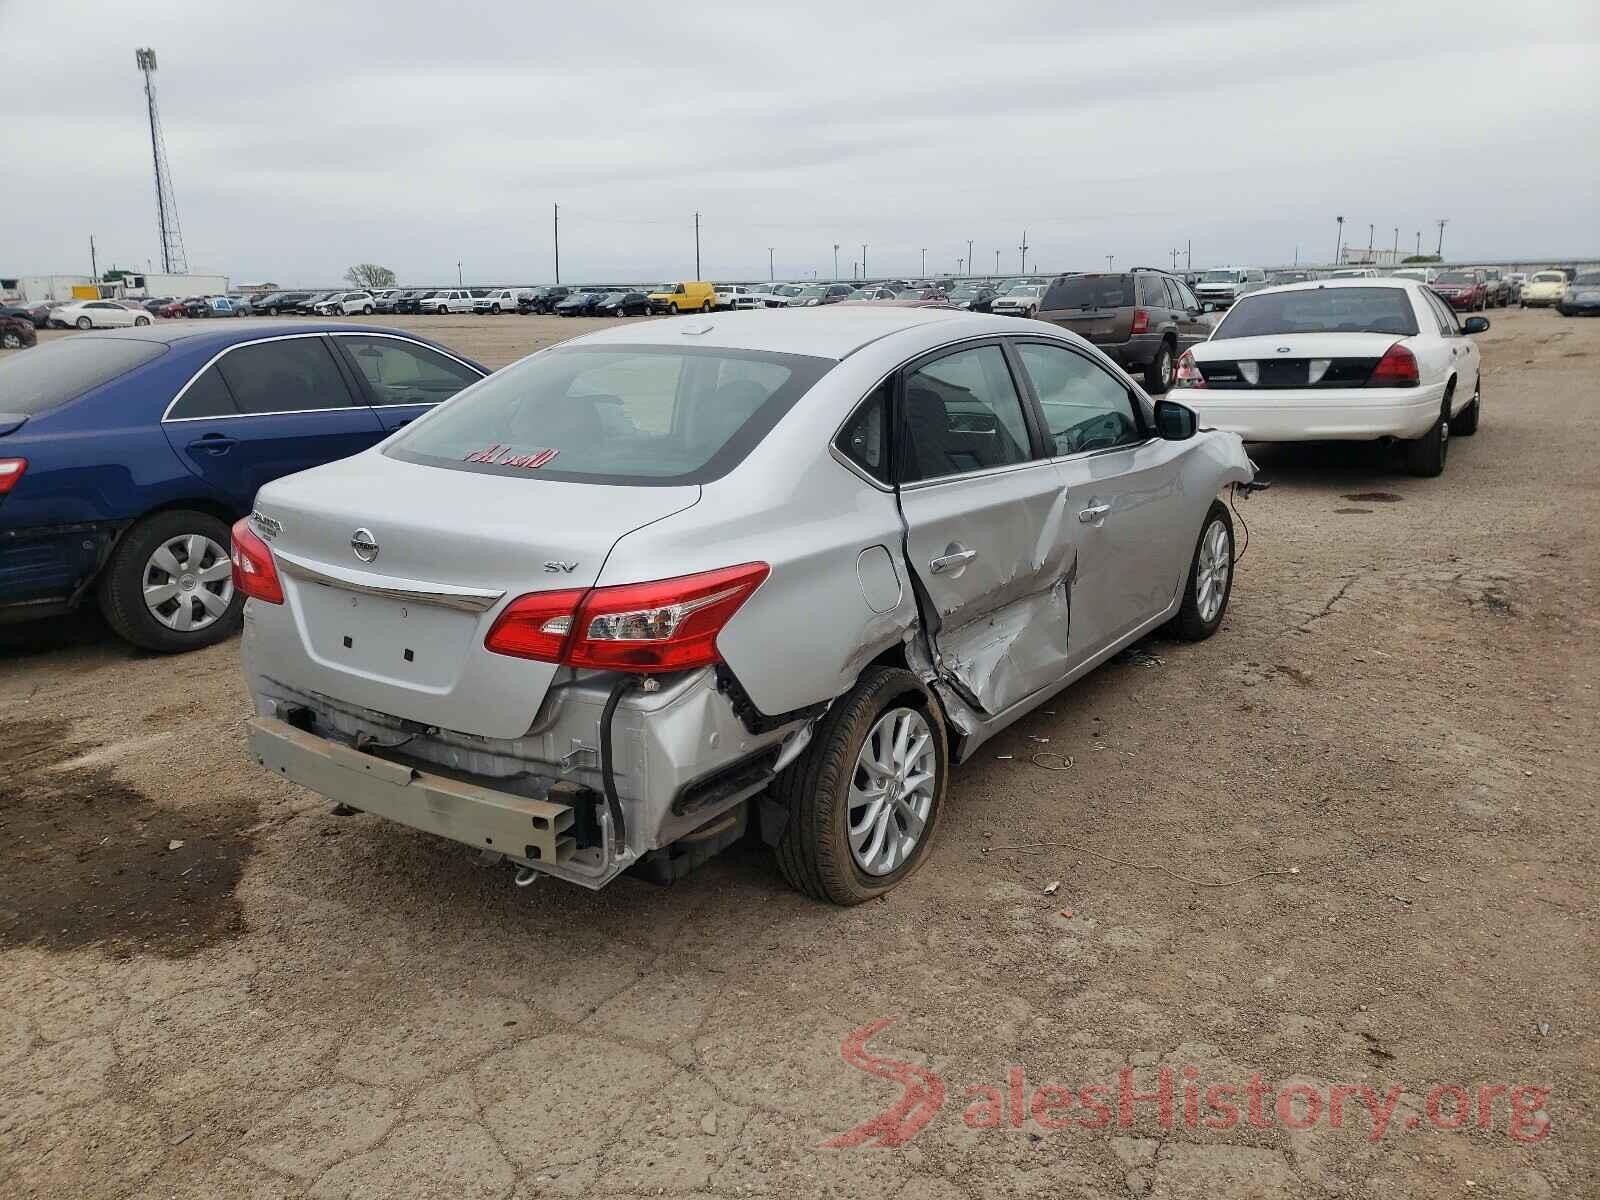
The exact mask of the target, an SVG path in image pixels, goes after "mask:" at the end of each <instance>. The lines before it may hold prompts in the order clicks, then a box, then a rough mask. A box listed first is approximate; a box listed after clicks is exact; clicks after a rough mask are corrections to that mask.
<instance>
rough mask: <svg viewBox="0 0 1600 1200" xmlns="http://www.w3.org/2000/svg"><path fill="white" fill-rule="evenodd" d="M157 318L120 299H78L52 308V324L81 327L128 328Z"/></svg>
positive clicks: (145, 323) (148, 322)
mask: <svg viewBox="0 0 1600 1200" xmlns="http://www.w3.org/2000/svg"><path fill="white" fill-rule="evenodd" d="M154 320H155V318H154V317H152V316H151V315H150V314H149V313H148V312H146V311H145V310H144V309H142V308H140V307H139V306H138V305H136V304H124V303H123V302H122V301H120V300H78V301H75V302H74V303H72V304H63V305H62V306H61V307H60V308H56V309H52V310H51V312H50V321H51V323H52V324H57V323H59V324H61V325H76V326H77V327H78V328H79V329H126V328H128V327H129V326H130V325H149V324H151V323H152V322H153V321H154Z"/></svg>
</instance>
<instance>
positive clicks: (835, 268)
mask: <svg viewBox="0 0 1600 1200" xmlns="http://www.w3.org/2000/svg"><path fill="white" fill-rule="evenodd" d="M833 277H834V278H835V279H837V278H839V243H838V242H835V243H834V244H833Z"/></svg>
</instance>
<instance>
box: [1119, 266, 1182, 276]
mask: <svg viewBox="0 0 1600 1200" xmlns="http://www.w3.org/2000/svg"><path fill="white" fill-rule="evenodd" d="M1128 270H1130V271H1154V272H1156V274H1158V275H1175V274H1177V272H1176V271H1173V270H1170V269H1169V268H1167V267H1129V268H1128Z"/></svg>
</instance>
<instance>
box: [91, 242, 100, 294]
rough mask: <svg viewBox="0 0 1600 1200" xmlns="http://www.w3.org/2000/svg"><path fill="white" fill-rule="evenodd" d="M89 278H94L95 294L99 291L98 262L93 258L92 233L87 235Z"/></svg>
mask: <svg viewBox="0 0 1600 1200" xmlns="http://www.w3.org/2000/svg"><path fill="white" fill-rule="evenodd" d="M89 278H90V279H92V280H94V290H95V294H96V295H99V293H100V264H99V263H97V262H95V259H94V234H92V233H91V234H90V235H89Z"/></svg>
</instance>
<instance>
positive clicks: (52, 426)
mask: <svg viewBox="0 0 1600 1200" xmlns="http://www.w3.org/2000/svg"><path fill="white" fill-rule="evenodd" d="M487 374H489V371H488V369H487V368H486V367H482V366H480V365H478V364H477V363H474V362H471V361H470V360H468V359H465V358H462V357H461V356H460V355H457V354H453V353H451V352H450V351H449V350H446V349H445V348H443V347H442V346H438V345H435V344H434V343H432V342H429V341H426V340H424V339H422V338H418V337H413V336H411V335H410V334H406V333H402V332H399V331H395V330H378V329H373V328H372V327H370V326H350V325H329V324H320V323H315V324H314V323H309V322H307V323H301V324H296V325H290V326H286V325H284V324H283V322H281V321H278V322H271V323H267V322H259V323H258V322H253V321H252V322H242V321H230V322H228V323H227V324H226V325H225V326H223V327H220V328H219V327H218V326H216V325H214V324H211V323H209V322H208V323H205V324H183V325H177V324H174V325H167V324H162V325H157V326H152V327H149V328H143V329H136V330H125V331H117V332H106V333H84V334H78V335H75V336H73V337H70V338H63V339H61V340H60V341H57V342H53V343H50V344H48V345H44V346H40V347H38V348H37V349H34V350H30V351H28V352H27V353H26V354H15V355H11V356H8V357H7V358H5V359H4V360H0V621H7V620H18V619H24V618H28V617H35V616H48V615H54V614H57V613H61V612H65V611H68V610H70V609H72V608H74V607H76V606H77V605H79V604H81V603H83V602H84V601H85V600H87V599H89V598H90V597H91V596H92V597H94V598H95V599H96V600H97V601H98V602H99V604H100V607H101V609H102V611H103V612H104V613H105V616H106V619H107V620H108V621H109V622H110V624H111V626H112V628H114V629H115V630H116V631H117V632H118V633H119V634H121V635H122V636H123V637H124V638H126V639H127V640H128V641H130V642H132V643H134V644H135V645H137V646H142V647H145V648H146V649H150V650H158V651H165V652H169V653H170V652H174V651H181V650H192V649H195V648H197V647H200V646H206V645H210V644H211V643H212V642H216V641H219V640H221V639H222V638H223V637H226V636H227V635H228V634H230V633H231V632H233V631H234V630H236V629H237V628H238V627H239V624H240V620H241V613H242V611H243V606H244V597H243V596H242V595H240V594H238V593H237V592H236V591H235V590H234V586H233V578H232V573H231V563H230V559H229V553H230V545H229V537H228V530H229V526H230V525H231V523H232V522H233V521H234V520H236V519H237V518H239V517H241V516H243V515H245V514H247V513H248V512H249V511H250V507H251V503H252V501H253V500H254V498H255V494H256V489H257V488H259V487H260V486H261V485H262V484H264V483H266V482H268V481H269V480H273V479H276V478H278V477H279V476H281V475H288V474H290V473H292V472H294V471H301V470H304V469H306V468H307V467H314V466H319V465H320V464H322V463H326V462H331V461H333V460H334V459H338V458H344V457H346V456H348V455H351V454H354V453H356V452H357V451H359V450H363V449H365V448H366V447H368V446H370V445H372V444H373V443H374V442H377V441H378V440H380V439H381V438H383V437H385V436H387V435H388V434H390V433H392V432H393V431H394V430H396V429H398V428H400V426H402V425H404V424H405V423H406V422H407V421H410V420H411V419H413V418H415V417H417V416H420V415H421V414H422V413H424V412H427V411H428V410H429V409H430V408H431V407H432V406H433V405H435V404H438V403H439V402H440V401H442V400H446V399H448V398H449V397H451V396H453V395H454V394H455V393H456V392H458V391H460V390H461V389H462V388H464V387H466V386H468V385H469V384H472V383H475V382H477V381H478V380H479V379H481V378H483V377H484V376H485V375H487Z"/></svg>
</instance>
